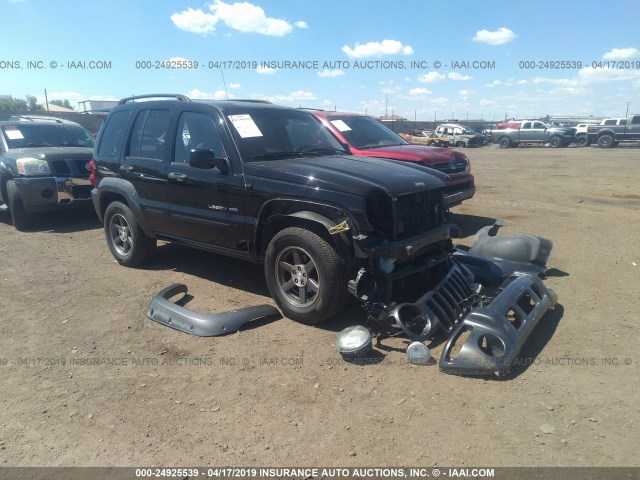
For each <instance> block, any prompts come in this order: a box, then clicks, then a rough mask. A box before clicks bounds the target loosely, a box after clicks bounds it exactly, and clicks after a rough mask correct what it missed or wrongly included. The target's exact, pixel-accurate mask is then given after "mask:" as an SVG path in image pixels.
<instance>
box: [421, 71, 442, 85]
mask: <svg viewBox="0 0 640 480" xmlns="http://www.w3.org/2000/svg"><path fill="white" fill-rule="evenodd" d="M445 78H446V77H445V76H444V75H442V74H441V73H438V72H429V73H425V74H424V75H420V76H418V81H420V82H422V83H436V82H442V81H443V80H444V79H445Z"/></svg>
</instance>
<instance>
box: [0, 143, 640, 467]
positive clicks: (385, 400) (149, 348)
mask: <svg viewBox="0 0 640 480" xmlns="http://www.w3.org/2000/svg"><path fill="white" fill-rule="evenodd" d="M466 153H468V155H469V156H470V158H471V160H472V164H473V168H474V173H475V175H476V182H477V186H478V193H477V195H476V197H475V198H474V199H473V200H472V201H469V202H467V203H465V204H464V205H463V206H461V207H458V208H457V209H456V210H455V215H454V220H455V221H456V222H457V223H458V224H459V225H460V226H461V227H462V229H463V234H464V236H465V237H466V238H463V239H462V240H461V241H460V243H466V244H470V241H471V236H472V235H473V233H475V231H476V230H477V229H478V228H479V227H481V226H483V225H487V224H490V223H492V222H493V219H495V218H502V219H505V220H507V221H508V224H509V226H508V227H505V229H503V232H505V233H512V232H515V231H525V232H529V233H534V234H537V235H541V236H544V237H547V238H550V239H552V240H553V242H554V245H555V247H554V251H553V254H552V256H551V260H550V262H549V263H550V265H549V266H550V267H551V268H552V270H551V272H550V276H549V278H548V279H547V280H546V284H547V285H548V286H550V287H551V288H553V289H554V290H555V291H556V292H557V294H558V297H559V305H558V306H557V307H556V309H555V311H552V312H549V313H548V314H547V316H545V317H544V319H543V321H542V322H541V324H540V326H539V327H538V328H537V329H536V331H535V332H534V334H533V336H532V337H531V339H530V341H529V342H528V343H527V345H526V346H525V348H524V350H523V351H522V358H521V359H520V361H519V364H518V365H517V366H516V369H515V370H514V372H513V373H512V374H510V375H509V376H508V377H506V378H504V379H501V380H494V379H488V380H484V379H477V378H464V377H456V376H449V375H445V374H443V373H441V372H439V371H438V367H437V366H436V365H430V366H421V367H420V366H412V365H407V364H406V360H405V359H406V355H405V353H404V351H403V348H404V347H405V345H406V344H405V342H403V341H402V340H401V339H393V340H386V341H384V342H383V346H384V350H382V349H379V350H380V351H381V352H382V353H383V354H384V356H385V357H384V360H383V361H382V362H381V363H379V364H376V365H366V366H355V365H345V364H343V363H342V362H341V360H340V358H339V355H338V354H337V351H336V348H335V344H334V343H335V338H336V332H338V331H339V330H341V329H342V328H344V327H345V326H347V325H350V324H353V323H358V322H364V320H365V317H364V315H363V313H362V312H361V310H360V309H359V307H358V306H357V305H355V304H353V305H351V306H350V307H349V308H348V309H347V310H346V311H345V312H344V313H343V314H341V315H340V316H339V317H338V318H335V319H334V320H332V321H330V322H328V323H326V324H323V325H322V326H320V327H317V328H313V327H308V326H304V325H300V324H297V323H295V322H293V321H290V320H288V319H286V318H285V319H281V320H278V321H274V322H270V323H266V324H262V325H260V326H257V327H255V328H251V329H248V330H244V331H241V332H239V333H236V334H232V335H229V336H226V337H217V338H198V337H194V336H190V335H187V334H184V333H179V332H177V331H174V330H171V329H169V328H167V327H164V326H161V325H158V324H156V323H154V322H151V321H150V320H148V319H147V318H146V317H145V313H144V311H145V308H146V305H147V302H148V301H149V299H150V298H151V296H152V295H153V294H155V293H156V292H157V291H158V290H159V289H160V288H163V287H165V286H167V285H169V284H171V283H174V282H184V283H186V284H187V285H188V286H189V293H190V294H192V295H193V296H194V299H193V300H192V302H191V303H190V304H189V305H190V306H192V307H193V308H196V309H199V310H202V311H224V310H229V309H233V308H237V307H242V306H248V305H255V304H259V303H271V299H270V298H269V296H268V291H267V287H266V284H265V280H264V277H263V273H262V269H261V267H260V266H257V265H252V264H246V263H243V262H240V261H236V260H230V259H228V258H225V257H221V256H217V255H212V254H208V253H203V252H198V251H192V250H188V249H185V248H181V247H177V246H173V245H168V244H167V245H163V246H161V247H160V248H159V251H158V254H157V256H156V258H155V261H154V262H153V263H151V264H150V265H148V266H147V267H146V268H143V269H127V268H125V267H122V266H120V265H118V264H117V263H115V261H114V260H113V258H112V256H111V254H110V253H109V251H108V249H107V246H106V243H105V240H104V238H103V232H102V229H101V226H100V225H99V224H98V222H97V220H96V219H95V217H94V215H93V213H92V212H91V211H84V212H73V213H71V212H66V213H63V214H55V215H48V216H46V218H41V222H42V223H41V224H40V226H39V227H37V228H35V229H33V230H32V231H30V232H26V233H20V232H17V231H15V230H14V229H13V227H12V226H11V224H10V220H9V217H8V214H7V213H0V235H1V236H2V242H1V244H0V255H1V258H2V261H1V265H2V266H1V269H0V271H1V273H0V282H1V288H0V311H1V312H2V313H1V315H0V317H1V318H0V321H1V322H2V331H3V334H2V336H1V337H0V375H1V378H2V387H1V388H0V390H1V391H0V426H1V428H0V466H74V465H75V466H141V465H142V466H152V465H164V466H183V467H185V466H186V467H188V466H205V465H216V466H224V465H230V466H310V465H319V466H372V465H374V466H405V465H406V466H418V465H419V466H431V465H438V466H440V465H448V466H471V465H473V466H521V465H522V466H538V465H546V466H566V465H573V466H590V465H602V466H622V465H624V466H638V465H640V462H639V461H638V446H639V445H640V416H639V401H638V399H639V398H640V388H639V385H640V378H639V375H638V373H639V371H640V369H639V368H638V367H639V364H640V347H639V346H638V345H639V342H638V338H639V336H638V333H639V328H638V311H639V309H640V295H639V293H640V280H639V279H640V186H639V185H640V184H639V183H638V180H639V179H640V175H639V169H640V149H638V148H635V147H618V148H614V149H611V150H602V149H597V148H584V149H578V148H565V149H549V148H543V147H533V148H517V149H505V150H503V149H499V148H498V147H496V146H487V147H483V148H481V149H473V150H468V151H466ZM441 349H442V343H441V342H436V344H434V345H433V352H434V354H435V355H436V356H438V357H439V354H440V352H441ZM72 362H73V363H74V364H72ZM83 362H84V364H82V363H83ZM63 363H64V364H63ZM92 363H93V364H92ZM543 425H545V426H546V428H545V427H543V429H548V430H547V431H551V430H553V431H552V433H543V431H542V430H541V428H540V427H541V426H543Z"/></svg>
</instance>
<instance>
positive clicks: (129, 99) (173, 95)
mask: <svg viewBox="0 0 640 480" xmlns="http://www.w3.org/2000/svg"><path fill="white" fill-rule="evenodd" d="M141 98H175V99H176V100H178V101H180V102H190V101H191V99H190V98H189V97H187V96H186V95H180V94H177V93H151V94H148V95H134V96H133V97H127V98H123V99H122V100H120V101H119V102H118V105H124V104H125V103H128V102H135V101H136V100H139V99H141Z"/></svg>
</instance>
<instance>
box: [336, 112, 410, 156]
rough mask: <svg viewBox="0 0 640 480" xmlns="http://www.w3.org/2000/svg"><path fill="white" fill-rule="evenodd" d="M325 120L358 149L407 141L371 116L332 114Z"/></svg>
mask: <svg viewBox="0 0 640 480" xmlns="http://www.w3.org/2000/svg"><path fill="white" fill-rule="evenodd" d="M327 120H329V121H330V122H331V123H332V124H333V126H334V127H336V128H337V129H338V131H339V132H340V133H341V134H342V136H343V137H344V138H345V139H346V140H347V142H348V143H349V145H351V146H353V147H355V148H357V149H360V150H366V149H369V148H377V147H388V146H391V145H405V144H407V143H409V142H407V141H405V140H404V139H403V138H402V137H401V136H400V135H398V134H397V133H395V132H394V131H393V130H391V129H389V128H387V127H385V126H384V125H383V124H382V123H380V122H379V121H377V120H375V119H373V118H371V117H365V116H356V115H332V116H330V117H327Z"/></svg>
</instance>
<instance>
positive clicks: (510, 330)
mask: <svg viewBox="0 0 640 480" xmlns="http://www.w3.org/2000/svg"><path fill="white" fill-rule="evenodd" d="M407 203H408V202H406V201H405V202H404V207H405V208H404V210H402V211H401V210H400V208H401V207H402V206H403V204H402V203H401V202H397V201H396V202H393V204H392V208H391V209H390V210H389V211H388V212H387V217H386V218H388V220H387V225H388V226H389V227H390V228H391V227H393V228H394V232H396V233H397V232H400V235H397V234H396V235H394V236H392V237H391V239H390V240H388V241H384V242H376V241H375V240H372V239H371V238H368V237H365V236H363V235H360V236H359V237H355V238H354V243H355V250H356V255H357V256H358V257H360V258H361V259H363V261H364V262H365V263H366V266H363V267H362V268H360V270H359V271H358V274H357V276H356V278H355V279H354V280H352V281H351V282H350V284H349V288H350V291H351V293H352V294H353V295H355V296H356V297H357V298H358V299H359V300H360V301H361V303H362V305H363V306H364V308H365V309H366V311H367V313H368V320H367V325H368V327H369V329H370V330H371V331H372V332H373V333H374V334H375V335H381V336H394V335H404V336H406V337H408V338H409V339H411V340H413V341H418V342H424V341H426V340H428V339H431V338H434V337H436V336H437V335H439V334H443V335H445V336H446V337H447V341H446V345H445V348H444V351H443V353H442V356H441V359H440V369H441V371H443V372H445V373H451V374H458V375H490V374H497V375H499V376H500V375H504V374H506V373H507V372H508V371H509V370H510V369H511V367H512V366H513V364H514V363H515V360H516V358H517V355H518V353H519V352H520V349H521V348H522V345H523V344H524V343H525V342H526V340H527V338H528V337H529V335H530V334H531V332H532V331H533V329H534V328H535V326H536V325H537V323H538V322H539V321H540V319H541V318H542V317H543V316H544V314H545V313H546V312H547V311H548V310H549V309H550V308H553V307H554V306H555V304H556V301H557V299H556V296H555V294H554V293H553V292H552V291H550V290H548V289H547V288H546V287H545V286H544V285H543V284H542V282H541V280H540V278H539V277H541V276H544V272H545V263H546V261H547V260H548V258H549V255H550V252H551V249H552V244H551V242H550V241H548V240H546V239H542V238H540V237H535V236H533V235H526V234H515V235H512V236H504V237H498V238H496V237H495V235H496V232H497V230H498V228H499V227H500V226H501V225H502V223H499V222H497V223H496V225H494V226H493V227H485V228H484V229H482V230H481V231H480V232H479V233H478V235H477V236H476V241H475V242H474V245H473V246H472V247H471V248H470V249H463V248H460V247H458V248H454V247H453V245H452V243H451V240H450V232H451V231H452V229H454V228H455V227H454V226H453V225H451V224H446V223H444V222H443V217H441V216H440V215H439V213H440V212H439V210H438V203H437V202H434V204H435V206H434V205H433V204H432V205H414V208H413V209H410V210H408V209H407V206H411V205H407ZM413 203H414V204H419V203H420V202H419V201H416V200H414V201H413ZM415 207H418V208H415ZM424 211H427V212H429V211H431V212H436V214H434V215H431V217H430V219H431V222H429V218H428V217H429V215H428V213H427V215H425V214H424V213H423V212H424ZM420 216H422V217H423V218H424V219H425V220H424V221H422V223H420ZM415 218H417V220H416V219H415ZM407 219H408V220H409V221H407ZM441 219H442V220H441ZM407 225H409V226H411V227H413V228H414V229H415V227H417V228H418V229H420V230H421V231H422V233H416V232H415V231H412V229H411V228H407ZM423 227H427V228H423ZM403 233H404V234H408V235H405V236H403V235H402V234H403ZM425 292H426V293H425ZM467 337H468V338H467Z"/></svg>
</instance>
